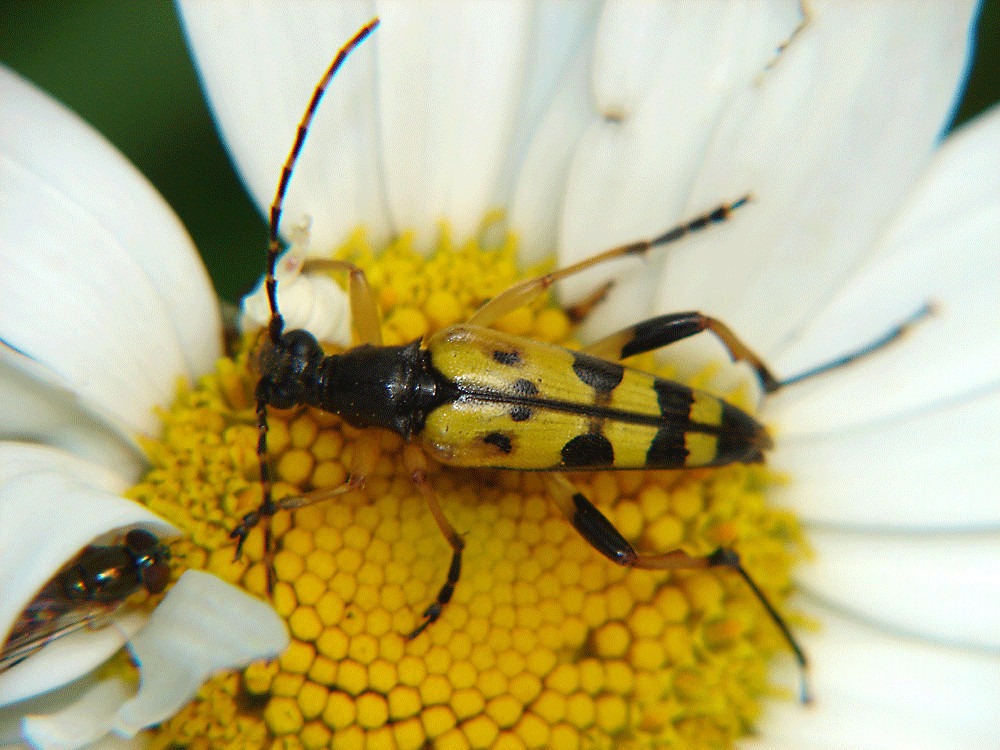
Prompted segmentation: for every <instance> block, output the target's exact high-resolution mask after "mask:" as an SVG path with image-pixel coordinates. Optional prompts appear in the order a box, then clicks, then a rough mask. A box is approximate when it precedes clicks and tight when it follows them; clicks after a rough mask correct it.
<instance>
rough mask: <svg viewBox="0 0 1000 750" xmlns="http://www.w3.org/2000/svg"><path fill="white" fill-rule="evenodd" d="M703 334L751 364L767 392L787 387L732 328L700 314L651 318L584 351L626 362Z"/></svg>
mask: <svg viewBox="0 0 1000 750" xmlns="http://www.w3.org/2000/svg"><path fill="white" fill-rule="evenodd" d="M702 331H711V332H712V333H714V334H715V336H716V338H718V339H719V341H721V342H722V345H723V346H724V347H726V350H727V351H728V352H729V356H730V357H732V358H733V361H734V362H741V361H742V362H746V363H747V364H748V365H750V366H751V367H752V368H753V369H754V371H755V372H756V373H757V377H759V378H760V382H761V385H762V386H763V387H764V392H765V393H773V392H774V391H776V390H778V388H780V387H781V386H782V385H783V383H782V382H781V381H779V380H778V379H777V378H775V377H774V375H773V374H771V371H770V370H769V369H768V367H767V365H765V364H764V362H763V360H761V358H760V357H758V356H757V355H756V354H755V353H754V352H753V351H752V350H751V349H750V348H749V347H748V346H747V345H746V344H744V343H743V342H742V341H740V340H739V339H738V338H737V337H736V334H734V333H733V332H732V331H731V330H730V329H729V326H727V325H726V324H725V323H723V322H722V321H721V320H717V319H715V318H711V317H709V316H708V315H702V314H701V313H700V312H682V313H669V314H667V315H659V316H657V317H655V318H650V319H649V320H645V321H643V322H642V323H637V324H636V325H634V326H629V327H628V328H625V329H623V330H621V331H618V332H617V333H612V334H611V335H610V336H606V337H605V338H603V339H601V340H600V341H595V342H594V343H593V344H591V345H590V346H588V347H586V348H585V349H584V351H585V352H586V353H587V354H592V355H593V356H595V357H601V358H602V359H610V360H618V359H625V358H626V357H631V356H634V355H636V354H642V353H644V352H649V351H652V350H654V349H659V348H660V347H663V346H667V345H668V344H673V343H674V342H676V341H680V340H682V339H686V338H688V337H689V336H694V335H695V334H696V333H701V332H702Z"/></svg>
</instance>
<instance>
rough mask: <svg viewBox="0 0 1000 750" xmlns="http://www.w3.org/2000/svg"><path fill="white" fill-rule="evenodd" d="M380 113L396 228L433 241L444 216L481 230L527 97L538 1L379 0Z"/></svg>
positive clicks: (460, 229)
mask: <svg viewBox="0 0 1000 750" xmlns="http://www.w3.org/2000/svg"><path fill="white" fill-rule="evenodd" d="M379 12H380V15H381V16H382V19H383V26H382V28H380V29H379V34H380V35H381V37H380V39H379V44H378V50H377V51H378V74H379V88H378V93H379V115H380V125H381V148H382V160H383V162H382V163H383V168H384V170H385V175H386V194H387V196H388V199H389V206H390V211H391V214H392V218H393V221H394V222H395V225H396V227H397V229H400V230H402V229H414V230H415V231H416V232H417V238H418V242H419V243H420V244H422V245H424V246H428V245H429V244H430V241H431V240H432V239H433V237H435V236H436V226H437V222H438V221H440V220H441V219H447V220H448V221H449V222H450V224H451V226H452V228H453V230H454V232H455V235H456V236H457V237H467V236H470V235H472V234H473V233H474V232H475V230H476V228H477V227H478V225H479V222H480V221H481V219H482V218H483V215H484V214H485V213H486V211H487V210H488V209H489V208H491V202H492V200H493V199H494V196H495V195H496V193H497V190H498V184H497V183H498V180H499V179H500V174H501V171H502V165H503V163H504V160H505V159H506V158H507V157H508V153H509V148H510V142H511V138H512V135H513V126H514V116H515V113H516V112H517V108H518V106H519V105H520V103H521V96H522V85H523V82H524V79H525V75H526V72H525V68H524V59H525V57H526V55H527V51H528V41H529V32H530V21H531V14H530V6H529V5H528V4H527V3H523V2H518V3H511V2H502V1H501V2H481V3H476V4H471V5H467V4H455V3H450V2H439V3H420V4H419V5H415V4H408V3H387V4H385V5H382V6H380V7H379Z"/></svg>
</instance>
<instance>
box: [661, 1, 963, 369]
mask: <svg viewBox="0 0 1000 750" xmlns="http://www.w3.org/2000/svg"><path fill="white" fill-rule="evenodd" d="M900 7H901V6H899V5H895V4H892V3H869V4H864V3H836V2H834V3H827V4H815V3H810V4H808V5H807V6H806V11H807V14H808V18H807V21H806V24H805V26H804V27H803V28H802V29H801V30H800V32H799V33H798V35H797V36H796V37H795V38H794V40H793V41H792V42H791V44H790V45H789V46H788V47H787V48H786V49H785V50H784V51H783V52H782V53H781V54H780V55H779V56H778V58H777V59H776V61H775V62H774V64H773V65H771V66H770V67H769V68H768V69H766V70H762V71H760V73H759V75H758V76H756V77H755V78H753V79H751V80H747V81H745V82H744V85H743V89H742V90H741V91H740V92H739V94H738V96H736V97H734V100H733V101H732V102H731V104H730V106H729V107H727V109H726V111H725V112H724V114H723V115H722V117H720V118H719V120H718V121H717V122H716V123H714V128H713V133H712V137H711V140H710V142H709V143H708V144H707V150H706V155H705V158H704V160H703V163H702V164H701V165H700V168H699V171H698V174H697V175H696V178H695V180H694V184H693V185H692V188H691V193H690V198H689V200H690V202H691V204H692V205H693V206H695V207H707V206H711V204H712V203H714V202H717V201H719V200H720V198H721V199H732V198H733V197H737V196H739V195H741V194H743V193H747V192H749V193H751V194H753V196H754V203H753V204H752V205H751V206H749V207H748V208H747V209H746V210H745V211H744V212H743V213H745V214H746V221H745V222H744V223H743V224H742V225H741V226H740V227H739V232H735V231H731V232H721V231H712V232H706V233H704V234H703V235H702V236H701V237H699V238H697V239H693V240H692V241H691V242H690V243H688V245H686V246H685V247H684V248H680V247H676V248H673V249H671V250H669V251H668V252H669V258H670V262H669V264H668V270H667V273H666V274H665V275H664V277H663V279H662V282H661V286H660V288H659V290H658V297H657V301H656V304H655V305H654V307H655V309H656V311H657V312H661V311H666V310H667V309H682V310H683V309H689V308H695V309H698V308H702V309H704V310H705V311H706V312H710V313H711V314H713V315H716V316H718V317H721V318H723V319H724V320H726V321H727V322H729V323H730V324H731V325H733V326H734V327H735V329H736V330H737V331H738V332H739V333H740V335H741V336H743V337H744V338H745V339H747V340H748V341H749V342H750V343H751V344H752V345H753V346H754V347H755V348H756V349H757V350H758V351H761V352H762V353H763V354H765V355H769V354H771V353H772V351H773V350H774V349H775V347H777V346H778V345H779V344H781V343H782V342H784V341H785V340H786V339H787V338H788V337H790V336H791V335H792V334H793V333H794V332H795V331H796V330H797V329H798V328H800V327H801V326H803V325H804V324H805V323H807V322H808V321H810V320H811V319H812V318H813V317H814V316H815V314H816V313H817V311H818V310H819V309H821V307H822V306H823V305H824V304H825V303H826V302H827V301H828V300H829V299H830V298H831V297H832V296H833V294H834V293H835V292H836V291H837V290H838V289H839V287H840V286H841V285H842V284H843V283H844V281H845V279H846V278H847V277H848V276H849V275H850V274H851V273H852V271H853V270H854V269H856V268H857V267H858V266H859V265H860V264H861V263H862V262H864V260H865V258H866V256H867V253H868V252H869V250H870V248H871V247H872V246H873V244H874V243H875V242H876V241H877V240H878V238H879V237H880V235H881V234H882V233H883V232H884V231H885V229H886V228H887V226H888V225H889V223H890V221H891V220H892V219H893V218H894V217H895V216H896V215H897V212H898V210H899V205H900V203H901V202H902V201H903V200H904V199H905V198H906V196H907V195H908V193H909V191H910V189H911V188H912V185H913V184H914V182H915V180H916V179H917V178H918V177H919V176H920V174H921V173H922V170H923V169H924V168H925V167H926V165H927V162H928V160H929V159H930V157H931V154H932V152H933V150H934V147H935V146H936V143H937V138H938V137H939V134H940V132H941V130H942V128H943V126H944V124H945V122H946V120H947V118H948V116H949V115H950V112H951V109H952V107H953V103H954V98H955V96H956V93H957V90H958V87H959V86H960V84H961V81H962V76H963V74H964V70H965V66H966V63H967V57H968V53H969V40H970V34H971V29H970V26H971V23H972V16H973V14H974V10H975V4H974V3H972V2H969V3H937V2H925V3H921V4H913V3H910V4H907V5H906V10H907V12H906V14H905V17H901V16H900V15H899V9H900ZM915 49H919V50H920V54H919V55H917V54H913V50H915ZM887 60H888V61H892V62H891V65H886V61H887Z"/></svg>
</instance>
